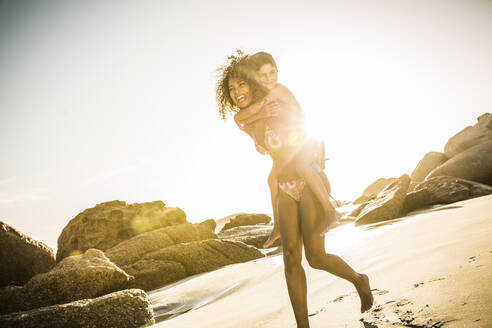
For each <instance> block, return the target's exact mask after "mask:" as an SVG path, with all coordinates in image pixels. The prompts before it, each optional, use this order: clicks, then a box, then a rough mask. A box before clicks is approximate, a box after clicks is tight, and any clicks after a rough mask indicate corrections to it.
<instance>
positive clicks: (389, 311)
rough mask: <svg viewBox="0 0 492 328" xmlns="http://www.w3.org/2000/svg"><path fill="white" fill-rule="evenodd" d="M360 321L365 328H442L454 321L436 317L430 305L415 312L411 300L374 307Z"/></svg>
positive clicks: (395, 301) (390, 302)
mask: <svg viewBox="0 0 492 328" xmlns="http://www.w3.org/2000/svg"><path fill="white" fill-rule="evenodd" d="M360 321H361V322H362V323H363V324H364V328H382V327H412V328H430V327H432V328H440V327H443V326H444V325H445V324H446V323H448V322H451V321H454V320H453V319H452V318H448V317H442V316H436V315H434V314H433V313H432V312H431V309H430V306H429V305H428V304H426V305H425V306H423V307H422V308H420V309H419V310H417V311H415V305H414V304H413V303H412V302H411V301H410V300H408V299H394V300H391V301H388V302H386V303H385V304H384V305H378V306H376V307H374V308H373V309H372V310H371V311H370V312H369V313H368V315H366V316H365V317H364V318H363V319H361V320H360Z"/></svg>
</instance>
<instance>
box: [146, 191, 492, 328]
mask: <svg viewBox="0 0 492 328" xmlns="http://www.w3.org/2000/svg"><path fill="white" fill-rule="evenodd" d="M326 250H327V252H330V253H334V254H337V255H340V256H341V257H342V258H344V259H345V260H346V261H347V262H348V263H350V265H352V266H353V267H354V268H355V269H356V270H357V271H359V272H364V273H366V274H368V275H369V277H370V279H371V287H372V288H373V293H374V297H375V304H374V306H373V308H372V309H371V310H370V311H369V312H367V313H364V314H361V313H360V311H359V309H360V302H359V298H358V296H357V293H356V291H355V289H354V288H353V287H352V286H351V284H350V283H348V282H346V281H344V280H341V279H339V278H336V277H334V276H332V275H330V274H328V273H326V272H323V271H319V270H315V269H312V268H310V267H309V266H308V264H307V262H306V261H305V260H304V261H303V265H304V268H305V270H306V275H307V279H308V302H309V303H308V305H309V313H310V323H311V327H312V328H316V327H319V328H321V327H337V328H338V327H347V328H352V327H356V328H382V327H414V328H420V327H463V328H465V327H466V328H470V327H483V328H490V327H492V196H486V197H481V198H476V199H471V200H467V201H463V202H458V203H454V204H450V205H444V206H437V207H434V208H430V209H426V210H422V211H419V212H414V213H410V214H409V215H408V216H407V217H404V218H400V219H396V220H392V221H388V222H387V223H385V224H380V225H377V224H376V225H373V226H366V227H357V228H355V227H354V226H353V225H352V224H351V225H345V226H342V227H340V228H337V229H335V230H333V231H331V232H329V233H328V234H327V240H326ZM150 297H151V299H152V301H153V303H154V306H155V311H156V314H157V315H158V316H160V318H158V319H160V320H163V321H161V322H159V323H157V324H156V325H155V326H154V327H167V328H174V327H176V328H177V327H202V328H207V327H210V328H212V327H214V328H215V327H224V328H225V327H231V328H232V327H235V328H237V327H245V328H254V327H265V328H268V327H271V328H274V327H275V328H278V327H296V324H295V320H294V315H293V313H292V309H291V306H290V301H289V298H288V294H287V289H286V285H285V280H284V274H283V263H282V256H281V255H280V256H275V257H270V258H265V259H260V260H257V261H253V262H249V263H242V264H236V265H231V266H228V267H225V268H222V269H219V270H216V271H213V272H208V273H205V274H201V275H198V276H194V277H190V278H188V279H186V280H184V281H180V282H177V283H175V284H173V285H171V286H167V287H164V288H162V289H161V290H156V291H153V292H151V293H150Z"/></svg>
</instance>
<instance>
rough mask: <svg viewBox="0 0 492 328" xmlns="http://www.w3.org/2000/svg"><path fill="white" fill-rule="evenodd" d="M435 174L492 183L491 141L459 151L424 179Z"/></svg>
mask: <svg viewBox="0 0 492 328" xmlns="http://www.w3.org/2000/svg"><path fill="white" fill-rule="evenodd" d="M491 132H492V130H491ZM437 176H452V177H456V178H461V179H465V180H471V181H475V182H479V183H484V184H488V185H492V141H489V142H484V143H480V144H477V145H475V146H473V147H470V148H468V149H467V150H465V151H462V152H460V153H459V154H458V155H456V156H454V157H453V158H451V159H450V160H448V161H447V162H445V163H444V164H442V165H441V166H439V167H437V168H436V169H434V170H433V171H432V172H430V173H429V175H428V176H427V178H426V179H427V180H429V179H431V178H434V177H437Z"/></svg>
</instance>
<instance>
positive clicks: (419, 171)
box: [410, 151, 448, 182]
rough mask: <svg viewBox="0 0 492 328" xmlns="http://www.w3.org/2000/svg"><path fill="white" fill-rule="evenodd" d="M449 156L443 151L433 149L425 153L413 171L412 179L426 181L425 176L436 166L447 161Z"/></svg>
mask: <svg viewBox="0 0 492 328" xmlns="http://www.w3.org/2000/svg"><path fill="white" fill-rule="evenodd" d="M447 160H448V158H447V157H446V155H444V154H443V153H440V152H437V151H432V152H429V153H427V154H425V155H424V157H423V158H422V159H421V160H420V162H419V163H418V164H417V167H415V169H414V170H413V172H412V175H411V176H410V179H411V180H412V181H415V182H422V181H424V179H425V177H426V176H427V175H428V174H429V173H430V172H431V171H432V170H434V169H435V168H436V167H438V166H440V165H442V164H443V163H444V162H446V161H447Z"/></svg>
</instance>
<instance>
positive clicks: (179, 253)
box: [122, 239, 264, 290]
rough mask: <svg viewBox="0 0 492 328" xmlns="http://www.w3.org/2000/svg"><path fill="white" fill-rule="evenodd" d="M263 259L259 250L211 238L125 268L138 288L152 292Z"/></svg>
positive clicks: (164, 251)
mask: <svg viewBox="0 0 492 328" xmlns="http://www.w3.org/2000/svg"><path fill="white" fill-rule="evenodd" d="M261 257H264V255H263V254H262V253H261V252H260V251H259V250H257V249H256V248H254V247H252V246H248V245H246V244H244V243H241V242H235V241H231V240H217V239H208V240H202V241H194V242H190V243H184V244H177V245H174V246H170V247H166V248H163V249H161V250H158V251H155V252H152V253H149V254H147V255H145V256H144V257H143V258H142V259H141V260H140V261H138V262H136V263H133V264H130V265H126V266H123V267H122V269H123V270H125V271H126V272H127V273H129V274H131V275H132V276H135V280H134V281H133V286H134V287H138V288H141V289H144V290H151V289H155V288H158V287H162V286H163V285H165V284H168V283H171V282H174V281H176V280H179V279H182V278H185V277H187V276H191V275H194V274H197V273H202V272H207V271H212V270H215V269H218V268H220V267H223V266H225V265H229V264H234V263H240V262H247V261H251V260H255V259H258V258H261Z"/></svg>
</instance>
